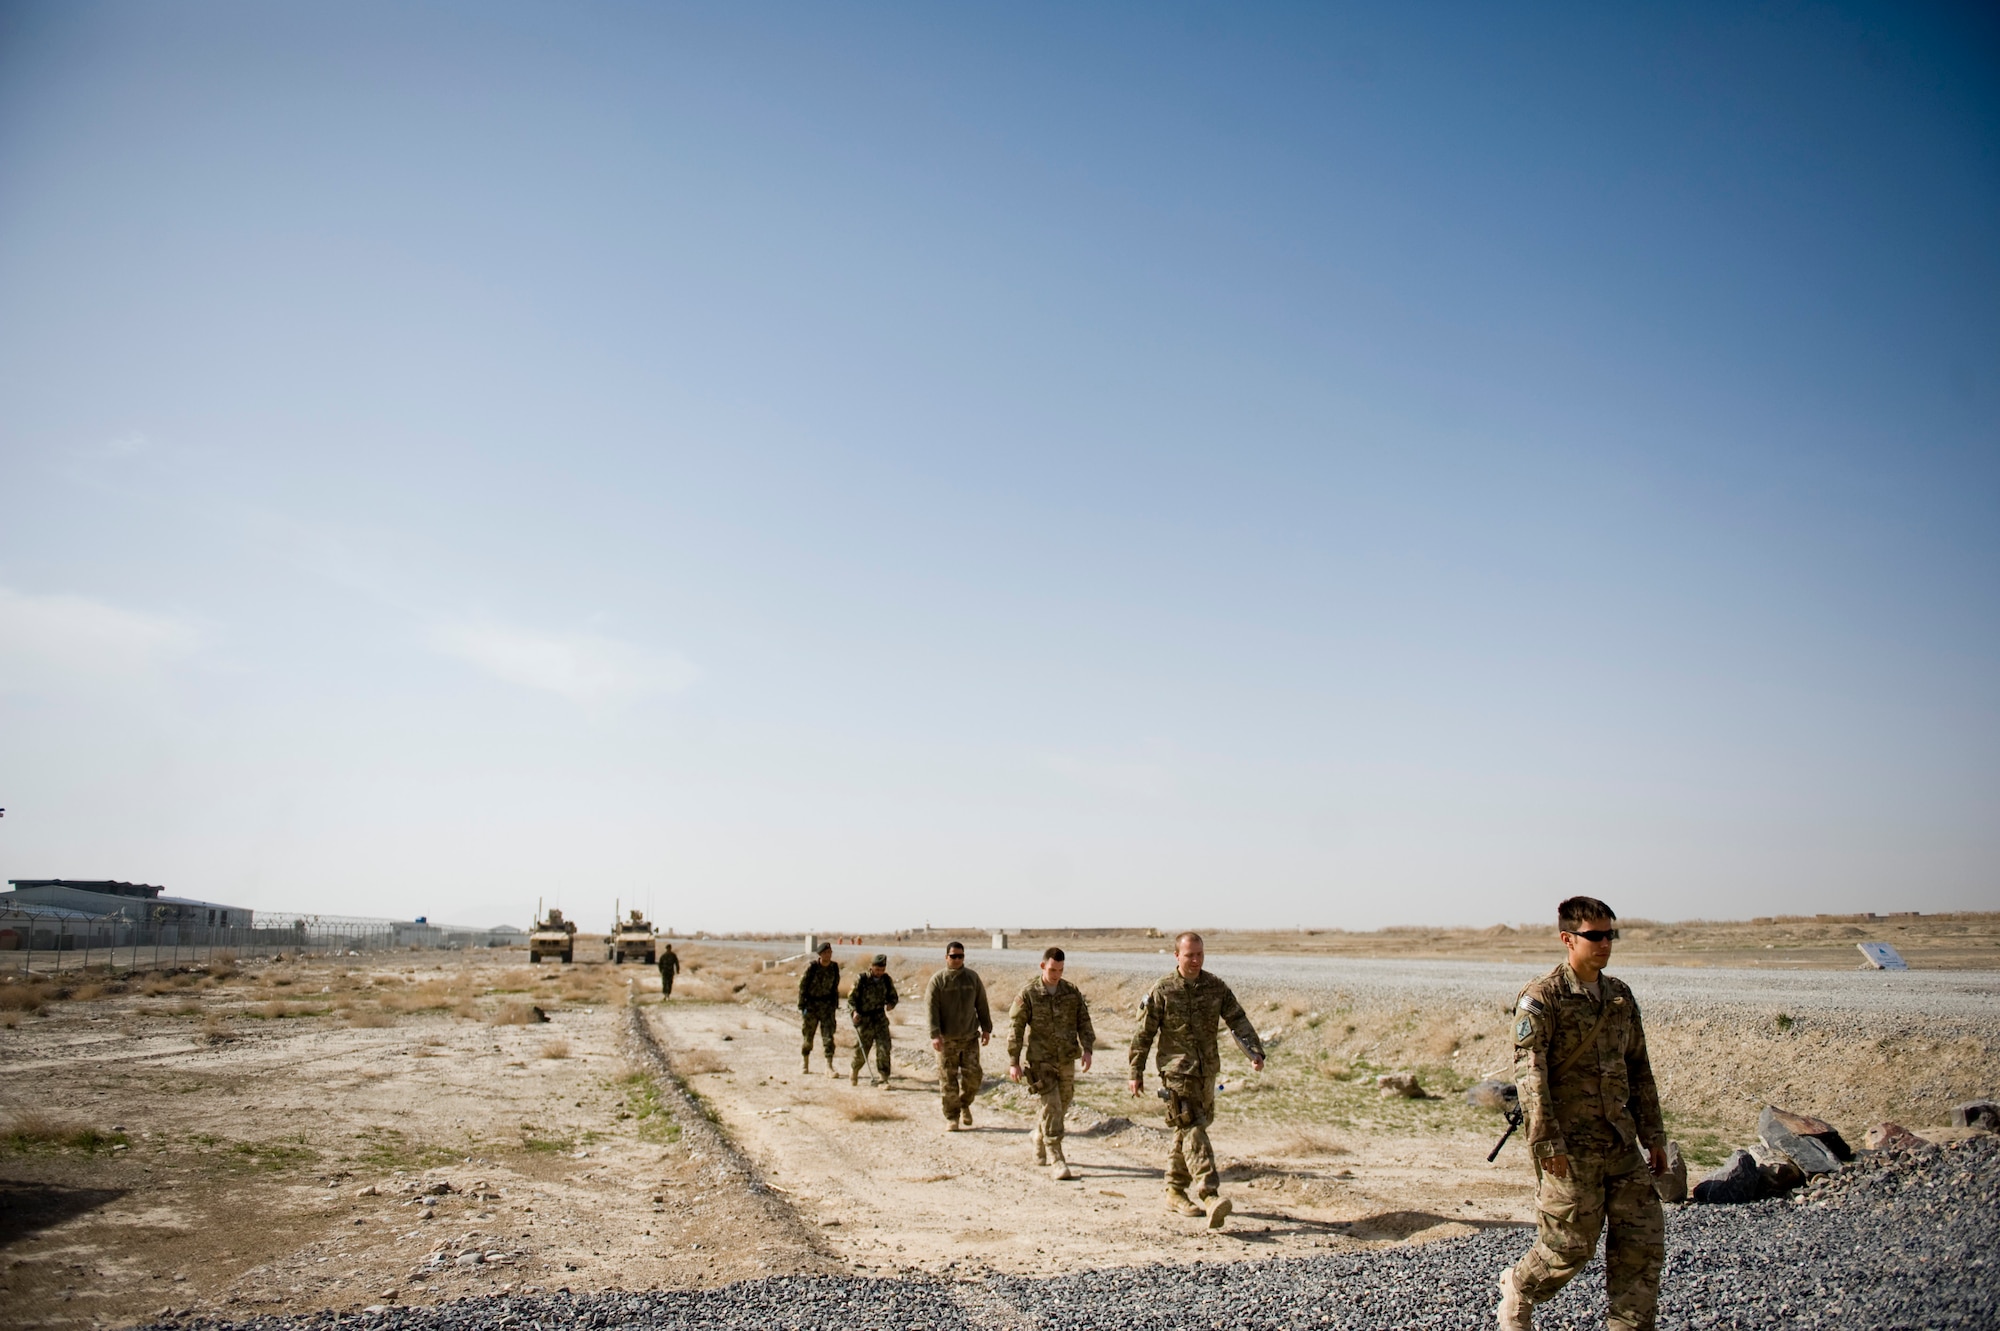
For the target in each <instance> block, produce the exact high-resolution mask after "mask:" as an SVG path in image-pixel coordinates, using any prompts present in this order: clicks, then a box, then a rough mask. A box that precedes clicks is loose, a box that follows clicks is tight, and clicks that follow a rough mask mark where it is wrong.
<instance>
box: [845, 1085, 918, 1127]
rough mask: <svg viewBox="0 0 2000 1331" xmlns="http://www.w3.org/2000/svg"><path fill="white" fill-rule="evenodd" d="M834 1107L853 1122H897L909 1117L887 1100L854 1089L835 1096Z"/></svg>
mask: <svg viewBox="0 0 2000 1331" xmlns="http://www.w3.org/2000/svg"><path fill="white" fill-rule="evenodd" d="M834 1108H836V1109H838V1110H839V1111H840V1116H841V1117H842V1118H845V1119H847V1120H848V1121H849V1122H851V1123H895V1122H899V1121H900V1120H902V1119H905V1118H908V1117H909V1115H908V1114H905V1113H904V1112H903V1111H902V1110H900V1109H898V1108H896V1106H895V1105H893V1104H890V1103H889V1102H888V1101H886V1100H882V1099H880V1098H877V1097H872V1096H866V1095H856V1094H855V1093H854V1092H852V1091H849V1092H847V1093H846V1094H845V1095H841V1096H837V1097H835V1099H834Z"/></svg>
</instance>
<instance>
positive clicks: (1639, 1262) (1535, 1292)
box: [1514, 1152, 1667, 1331]
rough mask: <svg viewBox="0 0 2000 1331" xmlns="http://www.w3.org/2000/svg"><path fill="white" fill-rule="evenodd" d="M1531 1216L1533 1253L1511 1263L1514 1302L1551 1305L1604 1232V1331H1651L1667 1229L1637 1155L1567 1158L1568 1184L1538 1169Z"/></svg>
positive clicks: (1664, 1253)
mask: <svg viewBox="0 0 2000 1331" xmlns="http://www.w3.org/2000/svg"><path fill="white" fill-rule="evenodd" d="M1621 1164H1626V1165H1629V1166H1630V1167H1629V1168H1626V1169H1623V1170H1621V1171H1620V1172H1618V1173H1615V1174H1607V1173H1606V1172H1605V1170H1606V1168H1607V1166H1608V1167H1610V1168H1612V1169H1617V1168H1618V1166H1619V1165H1621ZM1535 1210H1536V1212H1537V1213H1538V1214H1537V1216H1536V1221H1537V1225H1536V1234H1535V1246H1534V1247H1532V1248H1530V1249H1529V1250H1528V1255H1527V1256H1526V1257H1523V1258H1522V1259H1521V1260H1520V1261H1519V1262H1516V1263H1515V1264H1514V1282H1515V1284H1516V1286H1517V1287H1518V1288H1519V1289H1520V1291H1521V1296H1522V1297H1523V1298H1525V1299H1527V1301H1528V1302H1529V1303H1531V1304H1532V1303H1541V1302H1544V1301H1545V1300H1548V1299H1552V1298H1554V1297H1555V1295H1556V1291H1557V1290H1559V1289H1561V1288H1562V1287H1563V1286H1564V1285H1566V1284H1568V1283H1569V1280H1570V1277H1572V1276H1574V1275H1575V1274H1576V1273H1577V1272H1578V1271H1581V1270H1582V1269H1583V1267H1584V1264H1585V1263H1586V1262H1588V1261H1589V1260H1590V1257H1591V1254H1592V1253H1594V1252H1595V1251H1597V1236H1598V1234H1599V1233H1600V1232H1603V1233H1604V1284H1605V1287H1606V1289H1607V1290H1609V1292H1610V1295H1611V1308H1610V1314H1609V1316H1608V1318H1607V1319H1606V1324H1607V1326H1608V1327H1609V1331H1653V1317H1654V1312H1655V1310H1656V1309H1657V1307H1658V1306H1659V1302H1660V1267H1661V1265H1662V1264H1663V1263H1664V1262H1665V1260H1666V1248H1667V1226H1666V1219H1665V1217H1664V1216H1663V1215H1662V1214H1661V1212H1660V1195H1659V1193H1657V1192H1655V1191H1654V1190H1653V1176H1652V1174H1651V1173H1649V1172H1648V1171H1647V1169H1646V1167H1645V1166H1644V1165H1643V1164H1640V1163H1639V1160H1638V1156H1637V1154H1636V1152H1626V1153H1623V1154H1622V1155H1618V1156H1613V1157H1611V1158H1610V1159H1606V1158H1604V1157H1602V1156H1587V1155H1572V1156H1571V1157H1569V1176H1568V1177H1567V1178H1557V1177H1556V1176H1555V1175H1553V1174H1551V1173H1549V1172H1548V1171H1546V1170H1544V1171H1543V1172H1542V1178H1541V1182H1540V1183H1539V1184H1538V1185H1537V1186H1536V1189H1535Z"/></svg>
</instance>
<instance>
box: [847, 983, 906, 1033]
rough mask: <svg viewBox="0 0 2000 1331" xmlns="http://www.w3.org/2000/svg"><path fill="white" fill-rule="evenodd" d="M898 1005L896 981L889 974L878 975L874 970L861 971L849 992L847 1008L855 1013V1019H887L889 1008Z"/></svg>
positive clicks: (860, 1020) (859, 1020)
mask: <svg viewBox="0 0 2000 1331" xmlns="http://www.w3.org/2000/svg"><path fill="white" fill-rule="evenodd" d="M894 1006H896V981H895V980H894V978H892V977H890V976H887V975H877V974H875V973H874V972H873V971H863V972H861V977H860V978H859V979H857V980H856V981H855V982H854V988H853V989H851V990H849V991H848V994H847V1010H848V1011H849V1012H851V1013H853V1014H854V1020H855V1021H856V1022H857V1023H859V1022H864V1021H887V1020H888V1019H889V1009H890V1008H892V1007H894Z"/></svg>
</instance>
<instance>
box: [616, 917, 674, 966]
mask: <svg viewBox="0 0 2000 1331" xmlns="http://www.w3.org/2000/svg"><path fill="white" fill-rule="evenodd" d="M659 950H660V935H659V934H658V933H657V932H655V931H654V929H653V926H652V925H651V924H650V923H648V922H647V919H646V914H645V912H644V911H637V910H635V911H628V912H626V918H625V919H622V920H618V919H614V920H613V922H612V925H611V938H610V940H609V942H608V943H607V945H606V947H605V959H606V960H607V961H610V962H611V963H612V964H613V965H616V964H617V963H618V962H621V961H643V962H645V963H646V964H647V965H648V966H650V965H652V964H653V959H654V958H655V957H657V956H658V955H659Z"/></svg>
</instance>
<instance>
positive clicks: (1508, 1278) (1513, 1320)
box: [1493, 1266, 1535, 1331]
mask: <svg viewBox="0 0 2000 1331" xmlns="http://www.w3.org/2000/svg"><path fill="white" fill-rule="evenodd" d="M1493 1319H1494V1320H1495V1321H1497V1322H1498V1323H1499V1324H1500V1331H1535V1313H1534V1305H1533V1304H1531V1303H1529V1302H1528V1301H1527V1300H1526V1299H1525V1298H1523V1297H1522V1296H1521V1289H1520V1286H1518V1285H1516V1284H1515V1283H1514V1268H1513V1267H1511V1266H1510V1267H1508V1268H1507V1269H1506V1270H1505V1271H1502V1272H1501V1273H1500V1306H1499V1307H1497V1308H1495V1309H1494V1310H1493Z"/></svg>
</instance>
